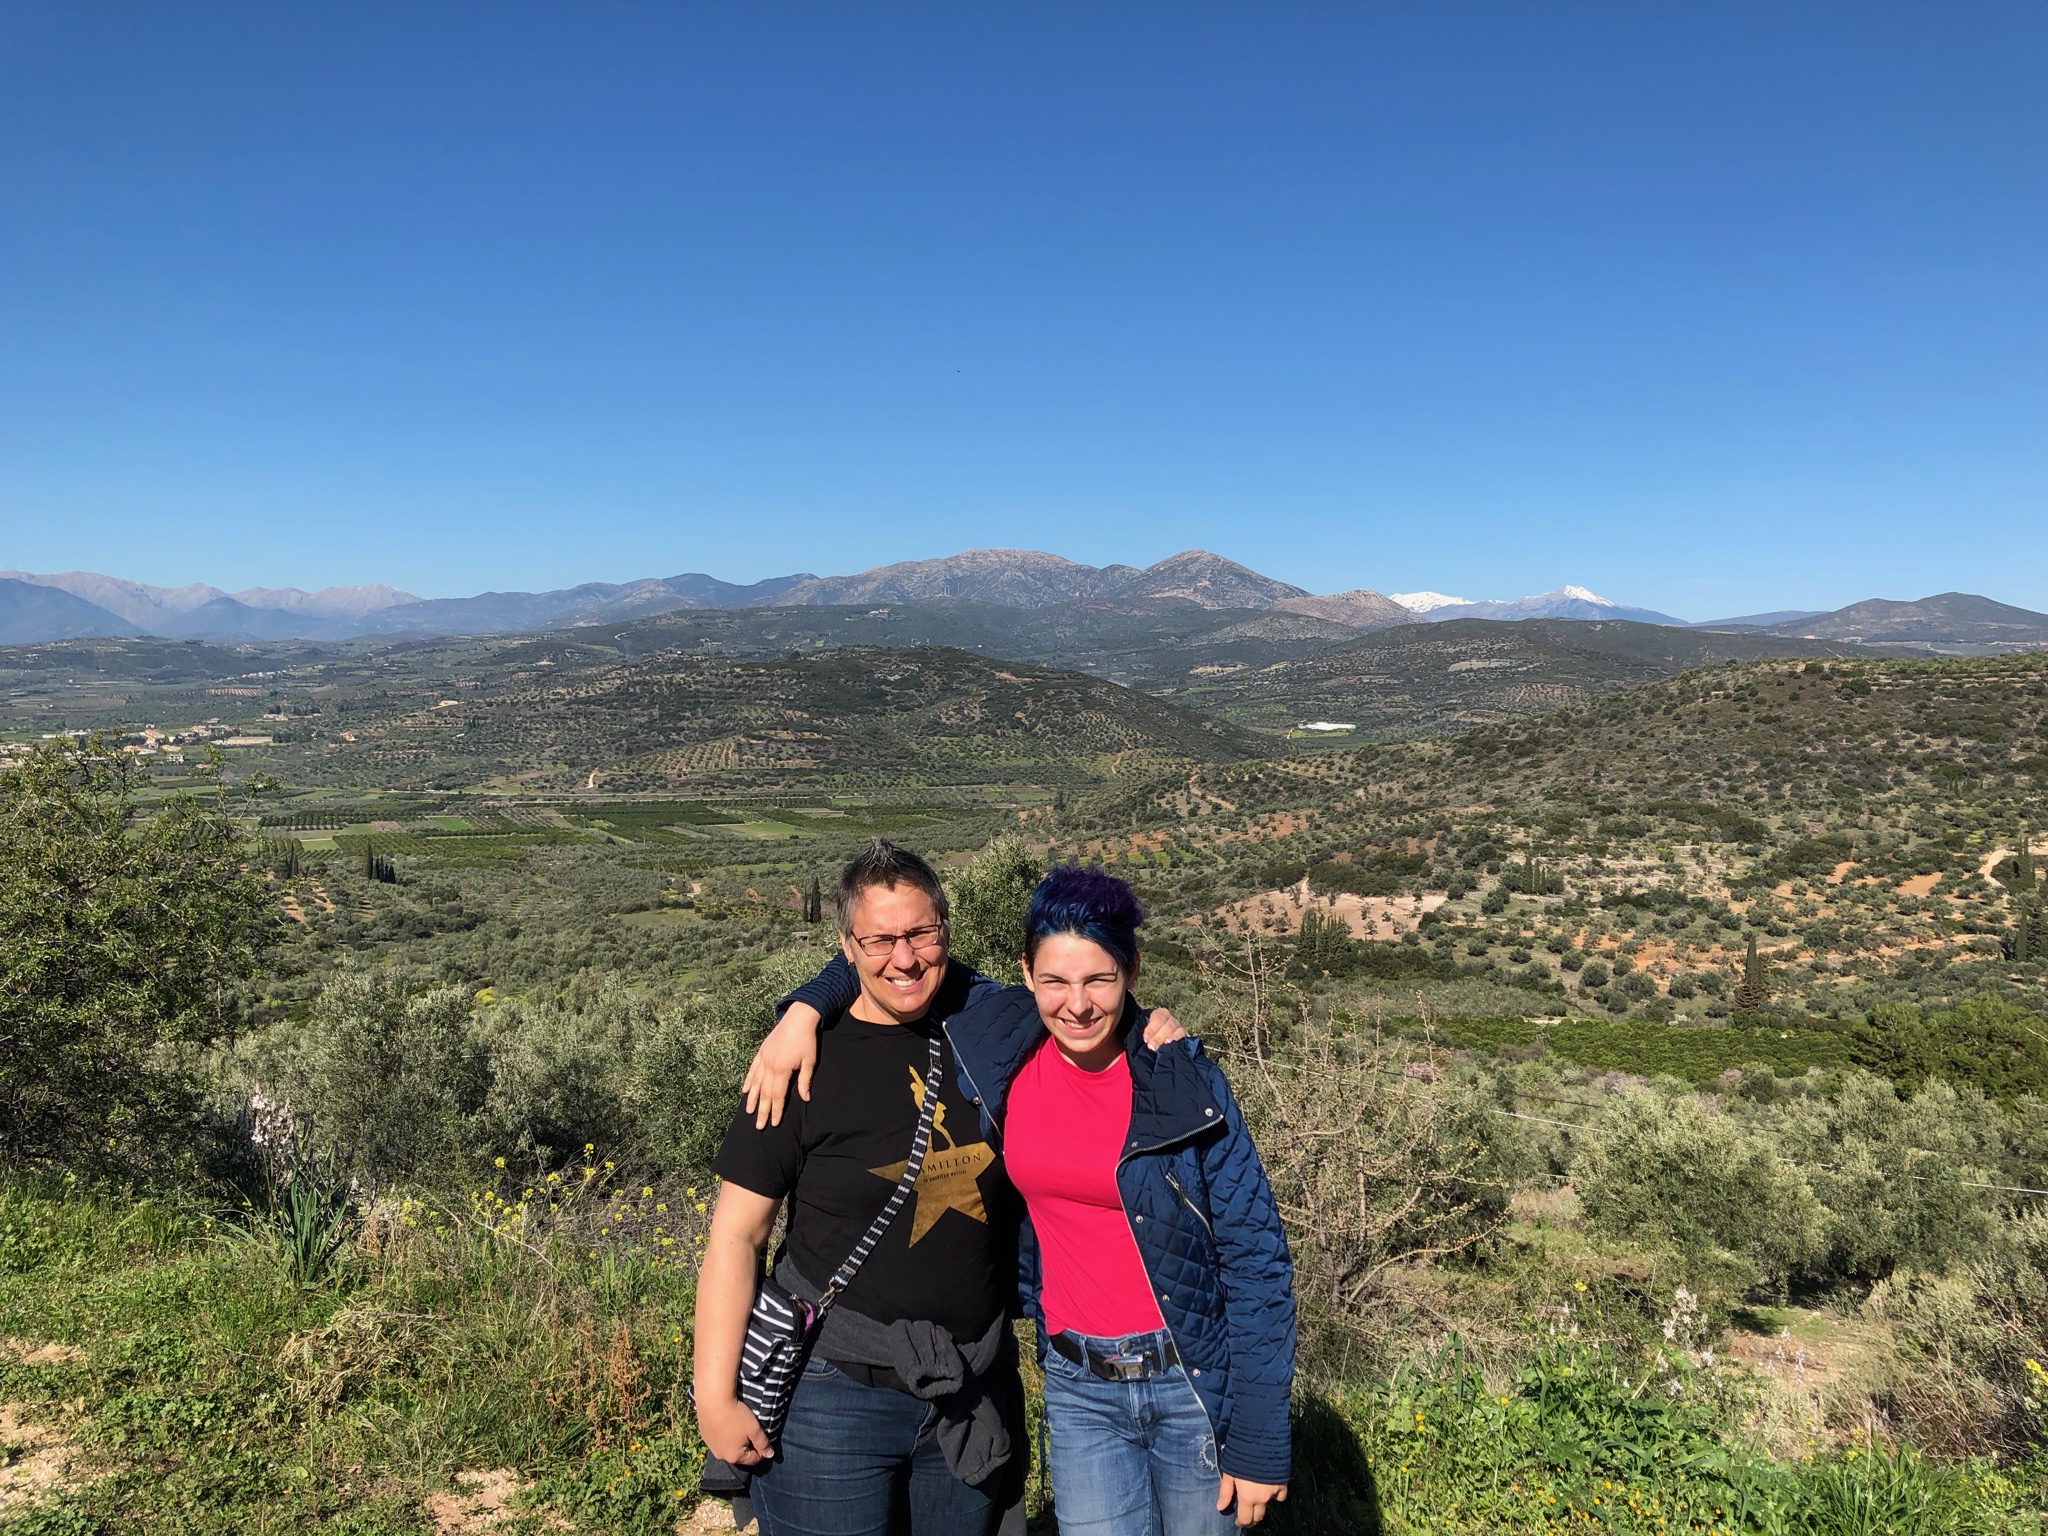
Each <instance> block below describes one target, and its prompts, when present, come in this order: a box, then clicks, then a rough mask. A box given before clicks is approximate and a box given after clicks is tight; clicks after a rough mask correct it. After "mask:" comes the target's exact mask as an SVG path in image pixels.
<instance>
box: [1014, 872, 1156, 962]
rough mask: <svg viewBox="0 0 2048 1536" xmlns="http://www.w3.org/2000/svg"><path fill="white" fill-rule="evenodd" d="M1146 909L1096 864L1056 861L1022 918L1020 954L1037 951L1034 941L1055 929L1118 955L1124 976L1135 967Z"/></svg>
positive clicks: (1026, 956)
mask: <svg viewBox="0 0 2048 1536" xmlns="http://www.w3.org/2000/svg"><path fill="white" fill-rule="evenodd" d="M1144 921H1145V909H1144V908H1143V907H1141V906H1139V905H1138V898H1137V896H1136V895H1135V894H1134V893H1133V892H1132V890H1131V888H1130V886H1129V885H1127V884H1126V883H1125V882H1123V881H1122V880H1119V879H1117V877H1116V876H1115V875H1112V874H1111V873H1110V872H1109V871H1108V870H1106V869H1104V868H1103V867H1102V866H1101V865H1100V864H1056V865H1054V866H1053V869H1052V872H1051V873H1050V874H1048V875H1047V876H1046V877H1045V878H1044V879H1043V880H1041V881H1039V882H1038V889H1037V890H1035V891H1033V892H1032V893H1031V910H1030V911H1029V912H1028V913H1026V914H1025V917H1024V959H1025V963H1026V964H1029V963H1030V962H1031V961H1032V960H1034V959H1036V958H1037V956H1038V943H1039V940H1041V939H1049V938H1051V937H1052V936H1053V935H1054V934H1058V933H1071V934H1074V935H1077V936H1078V937H1080V938H1084V939H1092V940H1094V941H1095V942H1096V943H1097V944H1100V945H1101V946H1102V947H1103V948H1104V949H1106V950H1108V951H1109V952H1110V953H1111V954H1112V955H1114V956H1115V957H1116V959H1117V963H1118V964H1119V965H1121V966H1122V967H1123V968H1124V972H1125V974H1126V975H1128V974H1129V973H1130V972H1132V971H1135V970H1136V969H1137V968H1138V925H1139V924H1140V923H1142V922H1144Z"/></svg>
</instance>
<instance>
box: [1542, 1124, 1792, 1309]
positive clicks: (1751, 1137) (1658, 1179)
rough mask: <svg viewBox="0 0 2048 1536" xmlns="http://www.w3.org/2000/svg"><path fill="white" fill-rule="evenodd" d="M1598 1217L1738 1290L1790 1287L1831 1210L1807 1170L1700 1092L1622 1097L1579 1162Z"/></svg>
mask: <svg viewBox="0 0 2048 1536" xmlns="http://www.w3.org/2000/svg"><path fill="white" fill-rule="evenodd" d="M1572 1183H1573V1185H1574V1186H1575V1187H1576V1188H1577V1190H1578V1191H1579V1198H1580V1200H1581V1202H1582V1203H1583V1205H1584V1207H1585V1211H1586V1217H1587V1220H1588V1222H1589V1224H1590V1225H1591V1226H1592V1227H1593V1228H1594V1229H1595V1230H1597V1231H1600V1232H1603V1233H1606V1234H1607V1235H1609V1236H1612V1237H1619V1238H1625V1239H1627V1240H1629V1241H1632V1242H1640V1243H1644V1244H1646V1245H1648V1246H1651V1247H1657V1248H1666V1249H1669V1250H1670V1251H1672V1252H1674V1253H1675V1254H1677V1255H1678V1256H1679V1258H1680V1259H1681V1260H1682V1261H1683V1262H1684V1263H1685V1264H1686V1266H1687V1268H1688V1273H1691V1274H1696V1275H1699V1276H1701V1277H1702V1278H1707V1279H1710V1280H1712V1281H1714V1282H1716V1283H1718V1284H1719V1285H1721V1286H1723V1287H1727V1288H1729V1289H1732V1290H1737V1291H1740V1290H1746V1289H1748V1288H1749V1287H1751V1286H1753V1285H1756V1284H1758V1283H1759V1282H1771V1283H1774V1284H1780V1285H1782V1284H1783V1283H1784V1282H1785V1281H1786V1280H1787V1279H1788V1278H1789V1277H1790V1276H1791V1275H1792V1273H1793V1272H1794V1271H1795V1270H1797V1269H1799V1268H1800V1267H1801V1266H1803V1265H1804V1264H1805V1263H1806V1262H1807V1261H1808V1260H1810V1259H1812V1258H1813V1257H1815V1256H1816V1255H1818V1254H1819V1252H1820V1251H1821V1245H1822V1240H1823V1232H1824V1223H1825V1216H1824V1212H1823V1211H1822V1209H1821V1205H1820V1202H1819V1201H1818V1200H1816V1199H1815V1198H1814V1194H1813V1191H1812V1190H1811V1189H1810V1188H1809V1187H1808V1186H1807V1183H1806V1180H1805V1178H1804V1177H1803V1176H1802V1175H1801V1174H1800V1172H1799V1171H1798V1170H1797V1169H1795V1168H1793V1167H1791V1166H1790V1165H1788V1164H1787V1163H1786V1162H1785V1161H1784V1160H1783V1159H1782V1158H1781V1157H1780V1156H1779V1155H1778V1153H1777V1151H1776V1150H1775V1149H1774V1148H1773V1147H1772V1146H1771V1145H1770V1144H1769V1142H1767V1141H1766V1140H1765V1139H1763V1138H1762V1137H1759V1136H1757V1135H1755V1134H1753V1133H1752V1132H1750V1131H1749V1130H1747V1129H1746V1128H1744V1127H1743V1126H1742V1125H1740V1124H1738V1123H1737V1122H1736V1121H1734V1120H1733V1119H1731V1118H1730V1117H1728V1116H1726V1115H1722V1114H1718V1113H1714V1112H1713V1111H1711V1110H1710V1109H1709V1108H1708V1107H1707V1106H1706V1105H1704V1104H1703V1103H1701V1101H1700V1100H1699V1099H1697V1098H1696V1097H1692V1096H1690V1095H1688V1096H1684V1097H1680V1098H1677V1099H1671V1100H1667V1099H1665V1098H1663V1097H1661V1096H1660V1095H1657V1094H1654V1093H1647V1092H1633V1093H1627V1094H1624V1095H1622V1096H1621V1097H1620V1098H1619V1099H1618V1100H1617V1101H1616V1102H1615V1103H1614V1105H1613V1106H1612V1107H1611V1108H1610V1109H1608V1110H1607V1111H1606V1112H1605V1113H1604V1114H1602V1115H1601V1116H1600V1117H1599V1118H1598V1120H1597V1121H1596V1122H1595V1129H1594V1132H1593V1134H1592V1136H1590V1137H1589V1138H1588V1139H1587V1142H1586V1145H1585V1147H1584V1148H1583V1150H1581V1152H1580V1153H1579V1155H1578V1157H1577V1159H1576V1160H1575V1161H1574V1163H1573V1165H1572Z"/></svg>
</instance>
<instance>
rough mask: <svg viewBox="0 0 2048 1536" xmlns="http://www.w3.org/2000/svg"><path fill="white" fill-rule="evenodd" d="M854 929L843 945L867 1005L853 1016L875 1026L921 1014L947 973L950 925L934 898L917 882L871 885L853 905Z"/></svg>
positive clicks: (918, 1016)
mask: <svg viewBox="0 0 2048 1536" xmlns="http://www.w3.org/2000/svg"><path fill="white" fill-rule="evenodd" d="M851 927H852V932H851V933H849V934H847V935H845V936H843V937H842V938H841V939H840V941H839V944H840V949H841V951H842V952H843V953H844V954H845V956H846V961H847V964H849V965H851V966H852V967H853V968H854V970H855V971H857V972H858V973H859V974H860V994H861V1001H862V1002H864V1003H866V1004H867V1005H868V1007H866V1008H863V1007H862V1006H861V1003H856V1004H854V1007H853V1015H854V1017H855V1018H864V1019H866V1020H867V1021H868V1022H869V1023H871V1024H906V1023H908V1022H910V1020H912V1019H917V1018H922V1017H923V1016H924V1013H925V1010H926V1009H928V1008H930V1007H931V1003H932V996H933V994H934V993H936V992H937V991H938V990H939V983H940V982H941V981H942V980H944V979H945V975H946V925H945V924H944V923H943V922H941V921H940V920H939V913H938V909H937V908H936V907H934V906H933V905H932V899H931V897H929V896H927V895H926V894H925V893H924V892H923V891H920V890H919V889H917V887H916V886H912V885H871V886H869V887H868V888H867V889H866V890H864V891H862V892H861V893H860V897H859V899H858V900H856V901H855V902H854V904H853V912H852V915H851ZM884 940H893V942H892V943H888V944H886V945H885V944H884V943H883V941H884ZM870 950H874V951H877V952H876V953H872V954H871V953H869V951H870Z"/></svg>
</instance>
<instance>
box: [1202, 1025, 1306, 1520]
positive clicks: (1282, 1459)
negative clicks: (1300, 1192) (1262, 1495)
mask: <svg viewBox="0 0 2048 1536" xmlns="http://www.w3.org/2000/svg"><path fill="white" fill-rule="evenodd" d="M1202 1065H1203V1067H1204V1068H1205V1069H1206V1070H1205V1072H1204V1074H1203V1075H1204V1078H1205V1080H1206V1082H1207V1083H1208V1086H1209V1089H1210V1091H1211V1092H1212V1093H1213V1094H1214V1095H1215V1097H1216V1102H1217V1104H1218V1106H1219V1107H1220V1108H1221V1109H1222V1111H1223V1123H1224V1126H1225V1128H1226V1133H1225V1134H1224V1135H1222V1136H1218V1137H1215V1138H1213V1139H1212V1140H1211V1141H1209V1142H1208V1144H1207V1145H1205V1146H1204V1147H1203V1148H1202V1149H1201V1158H1202V1174H1203V1179H1204V1182H1205V1183H1206V1184H1207V1185H1208V1189H1209V1218H1210V1224H1211V1227H1212V1229H1213V1230H1214V1232H1215V1234H1216V1251H1217V1257H1218V1261H1219V1263H1220V1265H1221V1268H1222V1281H1223V1302H1224V1314H1225V1320H1226V1323H1227V1326H1228V1329H1229V1334H1230V1378H1231V1430H1230V1443H1229V1444H1228V1445H1226V1446H1224V1447H1223V1448H1222V1462H1223V1472H1224V1474H1225V1476H1224V1482H1225V1485H1226V1487H1225V1490H1224V1491H1225V1492H1228V1491H1229V1485H1230V1484H1233V1483H1234V1484H1236V1485H1237V1489H1238V1498H1239V1511H1238V1512H1239V1517H1240V1518H1239V1523H1240V1524H1244V1523H1247V1522H1245V1521H1244V1520H1243V1518H1242V1517H1243V1515H1244V1512H1245V1511H1244V1501H1245V1496H1246V1495H1247V1494H1251V1495H1253V1496H1254V1497H1256V1495H1257V1493H1258V1492H1259V1491H1261V1490H1270V1489H1274V1488H1282V1489H1284V1488H1285V1486H1286V1483H1287V1479H1288V1476H1289V1475H1290V1471H1291V1468H1292V1448H1291V1444H1290V1435H1289V1431H1288V1424H1287V1410H1288V1403H1289V1399H1290V1397H1291V1396H1292V1394H1293V1388H1294V1264H1293V1261H1292V1260H1291V1259H1290V1258H1289V1257H1288V1254H1287V1234H1286V1232H1285V1231H1284V1230H1283V1229H1282V1227H1281V1225H1280V1208H1279V1206H1278V1205H1277V1204H1275V1202H1274V1200H1273V1190H1272V1186H1271V1185H1269V1184H1268V1183H1267V1182H1266V1169H1265V1165H1264V1164H1262V1163H1261V1162H1260V1161H1259V1152H1258V1148H1257V1147H1255V1146H1253V1145H1252V1139H1251V1133H1250V1132H1249V1131H1247V1130H1246V1129H1245V1124H1244V1116H1243V1114H1242V1113H1241V1112H1240V1111H1239V1109H1238V1107H1237V1099H1236V1098H1235V1096H1233V1095H1232V1093H1231V1091H1230V1084H1229V1083H1228V1082H1227V1081H1226V1080H1225V1078H1224V1076H1223V1073H1222V1072H1221V1071H1220V1070H1218V1069H1217V1068H1216V1066H1215V1065H1214V1064H1213V1063H1211V1062H1209V1061H1207V1060H1206V1059H1202ZM1270 1496H1272V1497H1281V1496H1284V1495H1280V1494H1273V1495H1270Z"/></svg>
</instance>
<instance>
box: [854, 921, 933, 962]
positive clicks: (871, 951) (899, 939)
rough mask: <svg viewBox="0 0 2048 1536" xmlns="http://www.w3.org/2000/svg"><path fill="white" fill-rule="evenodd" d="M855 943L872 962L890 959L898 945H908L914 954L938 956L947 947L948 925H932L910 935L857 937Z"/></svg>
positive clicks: (888, 934)
mask: <svg viewBox="0 0 2048 1536" xmlns="http://www.w3.org/2000/svg"><path fill="white" fill-rule="evenodd" d="M853 942H854V944H855V945H856V946H858V947H859V949H860V952H861V953H862V954H864V955H866V956H867V957H868V958H869V959H870V960H886V959H888V958H889V957H890V956H891V955H893V954H895V953H896V946H897V945H898V944H908V945H909V946H910V951H911V953H912V954H916V955H936V954H937V953H938V952H939V951H940V950H942V949H944V948H945V947H946V925H945V924H944V923H932V924H930V925H928V926H926V927H923V928H913V929H911V930H910V932H908V933H871V934H868V935H867V936H866V937H864V938H863V937H860V936H858V935H856V936H855V938H854V941H853Z"/></svg>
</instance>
